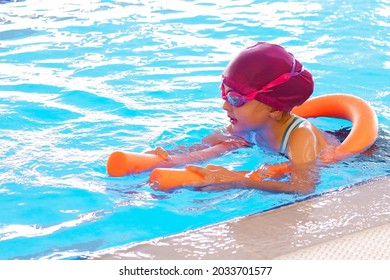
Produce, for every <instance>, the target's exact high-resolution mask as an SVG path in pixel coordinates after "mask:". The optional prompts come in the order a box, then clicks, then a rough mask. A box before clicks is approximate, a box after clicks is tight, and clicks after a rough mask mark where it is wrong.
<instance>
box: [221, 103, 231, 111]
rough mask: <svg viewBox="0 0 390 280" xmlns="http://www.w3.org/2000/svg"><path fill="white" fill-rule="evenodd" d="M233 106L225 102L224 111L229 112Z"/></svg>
mask: <svg viewBox="0 0 390 280" xmlns="http://www.w3.org/2000/svg"><path fill="white" fill-rule="evenodd" d="M231 106H232V105H230V103H229V102H227V101H225V102H223V105H222V109H224V110H225V111H229V110H230V108H231Z"/></svg>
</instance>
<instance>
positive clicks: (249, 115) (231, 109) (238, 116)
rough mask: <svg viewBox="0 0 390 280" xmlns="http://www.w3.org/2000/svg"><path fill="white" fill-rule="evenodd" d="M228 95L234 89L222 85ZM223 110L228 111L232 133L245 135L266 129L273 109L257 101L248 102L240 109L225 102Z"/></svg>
mask: <svg viewBox="0 0 390 280" xmlns="http://www.w3.org/2000/svg"><path fill="white" fill-rule="evenodd" d="M222 86H223V87H224V90H225V92H226V94H228V93H229V92H230V91H232V90H233V89H232V88H230V87H228V86H226V85H222ZM222 108H223V109H224V110H225V111H227V115H228V118H229V119H230V124H231V128H232V131H233V132H234V133H240V132H241V133H245V132H249V131H253V130H254V131H258V130H261V129H262V128H265V127H266V126H267V124H268V123H269V120H270V116H269V113H270V112H271V109H272V108H271V107H270V106H268V105H265V104H264V103H261V102H259V101H257V100H251V101H248V102H246V103H245V104H244V105H242V106H240V107H236V106H233V105H231V104H230V103H229V102H228V101H225V102H224V104H223V106H222Z"/></svg>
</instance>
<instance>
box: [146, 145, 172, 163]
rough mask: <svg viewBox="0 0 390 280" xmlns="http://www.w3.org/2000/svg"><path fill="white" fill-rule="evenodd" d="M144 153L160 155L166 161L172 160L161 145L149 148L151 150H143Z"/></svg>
mask: <svg viewBox="0 0 390 280" xmlns="http://www.w3.org/2000/svg"><path fill="white" fill-rule="evenodd" d="M144 153H145V154H152V155H158V156H160V157H162V158H163V159H164V160H166V161H170V160H172V158H171V156H170V155H169V153H168V152H167V151H166V150H165V149H163V148H161V147H157V148H155V149H154V150H151V151H146V152H144Z"/></svg>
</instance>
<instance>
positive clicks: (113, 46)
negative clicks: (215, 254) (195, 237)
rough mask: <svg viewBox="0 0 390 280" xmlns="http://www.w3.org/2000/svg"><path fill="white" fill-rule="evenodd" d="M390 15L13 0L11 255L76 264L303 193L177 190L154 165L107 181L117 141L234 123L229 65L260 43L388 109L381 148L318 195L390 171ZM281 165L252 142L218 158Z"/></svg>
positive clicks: (5, 123)
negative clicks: (163, 182)
mask: <svg viewBox="0 0 390 280" xmlns="http://www.w3.org/2000/svg"><path fill="white" fill-rule="evenodd" d="M389 17H390V2H389V1H388V0H377V1H374V0H370V1H346V2H345V1H344V2H339V1H325V0H323V1H322V0H316V1H299V0H297V1H255V0H253V1H251V0H248V1H241V0H240V1H238V0H237V1H235V0H230V1H229V0H228V1H226V0H224V1H222V0H221V1H210V0H195V1H189V0H187V1H184V0H176V1H157V0H146V1H136V0H122V1H114V0H90V1H72V0H60V1H51V0H43V1H37V0H34V1H29V0H27V1H4V0H3V1H0V259H41V258H52V259H56V258H72V257H73V256H77V255H82V254H84V253H88V252H95V251H97V250H100V249H104V248H109V247H113V246H117V245H122V244H126V243H131V242H139V241H145V240H149V239H152V238H156V237H161V236H166V235H169V234H174V233H179V232H183V231H186V230H190V229H194V228H198V227H201V226H204V225H209V224H212V223H215V222H220V221H225V220H228V219H231V218H235V217H239V216H243V215H248V214H253V213H258V212H261V211H266V210H268V209H271V208H274V207H279V206H281V205H285V204H288V203H292V202H294V201H297V200H300V199H304V198H305V197H303V196H297V195H286V194H272V193H267V192H262V191H259V190H229V191H223V192H198V191H193V190H189V189H180V190H177V191H175V192H170V193H164V192H158V191H154V190H152V189H151V188H150V187H149V186H148V185H147V184H146V181H147V178H148V173H143V174H138V175H134V176H129V177H125V178H110V177H108V176H107V174H106V170H105V164H106V160H107V157H108V155H109V154H110V153H111V152H113V151H115V150H124V151H135V152H141V151H144V150H146V149H150V148H152V147H155V146H157V145H161V146H164V147H166V148H168V149H169V148H176V147H177V146H178V145H191V144H192V143H196V142H198V141H200V139H201V138H202V137H204V136H205V135H207V134H209V133H210V132H212V131H213V130H214V129H217V128H221V127H224V126H226V125H227V123H228V120H227V118H226V115H225V112H224V111H223V110H222V109H221V105H222V101H221V100H220V98H219V95H220V94H219V90H218V86H219V81H220V74H221V72H222V71H223V69H224V67H225V66H226V64H227V63H228V61H229V60H230V59H231V57H232V55H233V54H234V53H236V52H237V51H239V50H241V49H242V48H243V47H245V46H248V45H250V44H253V43H254V42H256V41H269V42H273V43H278V44H282V45H283V46H284V47H286V48H287V49H288V50H289V51H290V52H292V53H294V54H295V56H296V57H297V59H298V60H300V61H301V62H303V63H304V64H305V66H306V68H308V69H309V70H310V71H311V72H312V73H313V75H314V77H315V82H316V87H315V93H314V96H318V95H324V94H328V93H334V92H343V93H350V94H354V95H357V96H360V97H361V98H363V99H365V100H367V101H368V102H369V103H370V104H371V105H372V106H373V107H374V109H375V111H376V112H377V114H378V118H379V128H380V133H379V139H378V141H377V142H376V144H375V145H374V147H373V148H372V149H370V150H369V151H368V152H367V153H366V154H365V155H360V156H356V157H354V158H352V159H350V160H347V161H345V162H342V163H339V164H336V165H334V166H328V167H326V168H324V169H323V170H322V174H321V184H320V185H319V186H318V188H317V189H316V192H315V195H318V194H321V193H323V192H327V191H331V190H335V189H339V188H343V187H345V186H348V185H350V184H352V183H356V182H360V181H362V180H367V179H369V178H373V177H377V176H387V175H389V173H390V169H389V165H388V162H389V159H390V155H389V144H388V142H389V139H390V134H389V133H390V132H389V130H390V120H389V119H390V111H389V105H390V98H389V93H390V40H389V38H390V36H389V35H390V23H389V22H390V20H389ZM315 123H316V124H317V125H319V126H320V127H321V128H323V129H325V130H332V131H335V130H338V129H341V128H344V127H348V126H349V123H348V122H345V121H340V120H331V119H318V120H315ZM281 160H283V159H281V158H279V157H276V156H274V155H269V154H266V153H264V152H263V151H261V149H258V148H250V149H245V150H241V151H239V152H235V153H230V154H227V155H225V156H222V157H220V158H218V159H214V160H210V161H209V162H208V163H215V164H220V165H224V166H226V167H228V168H232V169H237V170H247V169H254V168H256V167H259V166H260V165H261V164H262V163H264V162H276V161H281Z"/></svg>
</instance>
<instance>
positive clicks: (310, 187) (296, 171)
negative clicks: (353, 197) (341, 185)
mask: <svg viewBox="0 0 390 280" xmlns="http://www.w3.org/2000/svg"><path fill="white" fill-rule="evenodd" d="M186 168H187V169H189V170H191V171H194V172H196V173H198V174H200V175H202V176H203V178H204V180H202V181H197V182H192V183H191V184H190V185H189V186H192V187H203V188H202V189H204V190H220V189H230V188H249V189H261V190H264V191H269V192H285V193H300V194H308V193H311V192H313V191H314V189H315V186H316V185H317V184H318V181H319V168H318V166H316V164H314V163H307V164H300V165H291V166H290V170H291V173H290V174H289V176H290V178H289V180H288V181H277V180H272V179H270V180H262V181H260V180H255V179H252V178H250V177H243V176H241V175H238V174H237V173H235V172H232V171H229V170H227V169H225V168H223V167H221V166H215V165H209V166H207V167H206V168H202V167H199V166H195V165H188V166H187V167H186Z"/></svg>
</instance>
